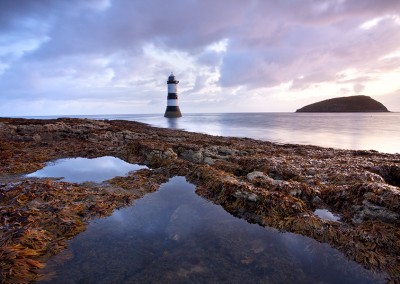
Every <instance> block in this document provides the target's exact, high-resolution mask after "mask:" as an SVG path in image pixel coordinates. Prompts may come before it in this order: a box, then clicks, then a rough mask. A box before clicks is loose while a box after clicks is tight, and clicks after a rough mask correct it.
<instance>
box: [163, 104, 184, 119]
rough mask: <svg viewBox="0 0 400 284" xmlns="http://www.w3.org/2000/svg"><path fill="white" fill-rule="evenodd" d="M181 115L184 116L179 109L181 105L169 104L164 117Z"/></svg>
mask: <svg viewBox="0 0 400 284" xmlns="http://www.w3.org/2000/svg"><path fill="white" fill-rule="evenodd" d="M181 116H182V113H181V110H180V109H179V106H167V109H166V110H165V114H164V117H168V118H174V117H181Z"/></svg>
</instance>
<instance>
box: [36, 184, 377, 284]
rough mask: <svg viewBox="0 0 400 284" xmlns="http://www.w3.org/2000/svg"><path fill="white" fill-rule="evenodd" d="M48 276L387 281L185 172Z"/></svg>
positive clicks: (102, 226)
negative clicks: (208, 195)
mask: <svg viewBox="0 0 400 284" xmlns="http://www.w3.org/2000/svg"><path fill="white" fill-rule="evenodd" d="M43 273H44V274H45V275H46V276H45V278H44V279H43V280H41V282H40V283H259V282H262V283H380V282H384V278H383V276H382V275H375V274H374V273H373V272H371V271H368V270H365V269H364V268H363V267H361V266H360V265H359V264H357V263H355V262H352V261H349V260H347V259H346V257H345V256H344V255H343V254H342V253H341V252H339V251H337V250H336V249H333V248H331V247H330V246H328V245H326V244H321V243H318V242H317V241H315V240H313V239H310V238H307V237H304V236H301V235H296V234H292V233H281V232H279V231H277V230H275V229H272V228H263V227H261V226H258V225H256V224H249V223H248V222H246V221H245V220H242V219H238V218H235V217H233V216H232V215H230V214H229V213H227V212H226V211H224V210H223V208H221V207H220V206H217V205H214V204H212V203H210V202H209V201H207V200H205V199H203V198H201V197H199V196H198V195H197V194H196V193H195V186H194V185H192V184H190V183H188V182H187V181H186V180H185V178H184V177H174V178H172V179H170V180H169V181H168V182H167V183H165V184H163V185H162V186H161V188H160V189H159V190H158V191H157V192H154V193H151V194H148V195H146V196H145V197H144V198H142V199H139V200H136V201H135V202H134V204H133V205H132V206H130V207H127V208H124V209H120V210H117V211H115V212H114V213H113V215H111V216H110V217H107V218H103V219H97V220H95V221H92V222H91V223H90V224H89V226H88V228H87V230H86V231H85V232H83V233H81V234H79V235H78V236H77V237H75V238H74V239H72V240H71V241H70V242H69V248H68V249H67V250H65V251H64V252H62V253H61V254H59V255H57V256H55V257H54V258H52V259H51V260H50V261H49V262H48V264H47V267H46V268H45V269H44V270H43ZM46 277H47V278H46Z"/></svg>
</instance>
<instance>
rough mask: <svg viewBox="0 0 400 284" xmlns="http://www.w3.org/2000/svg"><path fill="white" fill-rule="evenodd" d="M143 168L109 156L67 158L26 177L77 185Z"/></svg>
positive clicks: (100, 180)
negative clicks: (55, 179) (56, 179)
mask: <svg viewBox="0 0 400 284" xmlns="http://www.w3.org/2000/svg"><path fill="white" fill-rule="evenodd" d="M143 168H147V167H146V166H139V165H135V164H129V163H127V162H125V161H123V160H121V159H118V158H115V157H111V156H105V157H99V158H94V159H87V158H68V159H59V160H56V161H54V162H51V163H48V164H47V166H46V167H44V168H43V169H40V170H38V171H36V172H34V173H31V174H27V175H26V177H36V178H44V177H51V178H61V180H63V181H67V182H77V183H80V182H85V181H92V182H102V181H105V180H108V179H111V178H114V177H116V176H122V175H125V174H127V173H128V172H130V171H136V170H139V169H143Z"/></svg>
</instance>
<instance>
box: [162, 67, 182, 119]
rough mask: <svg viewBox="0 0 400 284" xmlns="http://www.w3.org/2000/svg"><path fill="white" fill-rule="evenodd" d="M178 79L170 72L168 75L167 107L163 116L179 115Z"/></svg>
mask: <svg viewBox="0 0 400 284" xmlns="http://www.w3.org/2000/svg"><path fill="white" fill-rule="evenodd" d="M178 83H179V81H178V80H175V75H174V74H173V73H172V72H171V75H169V77H168V81H167V85H168V99H167V109H166V110H165V114H164V117H169V118H173V117H181V116H182V114H181V111H180V109H179V106H178Z"/></svg>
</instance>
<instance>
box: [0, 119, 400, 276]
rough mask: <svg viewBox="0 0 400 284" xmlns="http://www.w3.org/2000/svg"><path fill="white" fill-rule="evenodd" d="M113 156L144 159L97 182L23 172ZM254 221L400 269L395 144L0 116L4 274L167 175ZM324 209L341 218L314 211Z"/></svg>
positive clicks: (37, 263) (34, 271)
mask: <svg viewBox="0 0 400 284" xmlns="http://www.w3.org/2000/svg"><path fill="white" fill-rule="evenodd" d="M106 155H107V156H115V157H118V158H121V159H123V160H125V161H127V162H130V163H141V164H145V165H147V166H149V167H150V168H151V169H152V170H140V171H138V172H134V173H132V174H130V175H129V176H127V177H117V178H114V179H112V180H110V181H109V182H106V183H102V184H94V183H83V184H74V183H66V182H59V181H54V180H51V179H26V178H23V174H26V173H29V172H33V171H35V170H38V169H40V168H42V167H43V166H44V165H45V163H46V162H48V161H52V160H55V159H58V158H67V157H86V158H93V157H100V156H106ZM176 175H181V176H185V177H186V178H187V179H188V180H189V181H190V182H192V183H194V184H195V185H196V186H197V189H196V192H197V193H198V194H199V195H201V196H203V197H205V198H207V199H209V200H211V201H213V202H214V203H216V204H220V205H221V206H222V207H224V209H225V210H227V211H228V212H230V213H231V214H233V215H235V216H238V217H241V218H244V219H246V220H248V221H249V222H254V223H258V224H260V225H263V226H271V227H274V228H278V229H279V230H282V231H289V232H294V233H298V234H302V235H305V236H308V237H311V238H314V239H316V240H318V241H320V242H324V243H328V244H330V245H331V246H333V247H335V248H337V249H339V250H340V251H342V252H343V253H344V254H345V255H346V256H347V257H348V258H349V259H351V260H355V261H357V262H358V263H360V264H362V265H363V266H364V267H366V268H368V269H374V270H376V271H383V272H385V273H387V275H388V282H393V283H396V282H399V281H400V257H399V256H400V230H399V225H400V218H399V217H400V188H399V186H400V154H384V153H378V152H375V151H350V150H338V149H332V148H321V147H315V146H300V145H289V144H287V145H278V144H274V143H270V142H263V141H258V140H253V139H248V138H231V137H229V138H227V137H217V136H210V135H205V134H198V133H190V132H185V131H180V130H171V129H162V128H155V127H150V126H148V125H145V124H141V123H137V122H129V121H118V120H113V121H107V120H102V121H100V120H88V119H68V118H63V119H54V120H32V119H8V118H0V226H1V231H0V246H1V252H0V263H1V268H0V269H1V282H2V283H21V282H22V283H23V282H29V281H34V280H36V279H38V277H39V275H38V271H39V269H40V268H42V267H43V266H44V265H45V263H46V261H47V260H48V259H49V258H50V257H51V256H52V255H54V254H56V253H58V252H60V251H61V250H63V249H64V248H65V246H66V241H67V240H68V239H70V238H72V237H74V236H75V235H77V234H78V233H79V232H82V231H83V230H85V226H86V223H87V222H88V220H90V219H92V218H95V217H100V216H107V215H110V214H111V213H112V212H113V210H114V209H116V208H120V207H123V206H127V205H129V204H131V203H132V201H133V200H135V199H137V198H140V197H142V196H143V195H144V194H146V193H148V192H152V191H155V190H157V188H158V187H159V185H160V184H161V183H163V182H165V181H167V180H168V179H169V178H170V177H172V176H176ZM315 209H328V210H329V211H330V212H333V213H334V214H337V215H339V216H340V217H341V219H340V222H335V221H329V220H325V219H321V218H319V217H318V216H316V215H315V214H313V212H314V210H315Z"/></svg>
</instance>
